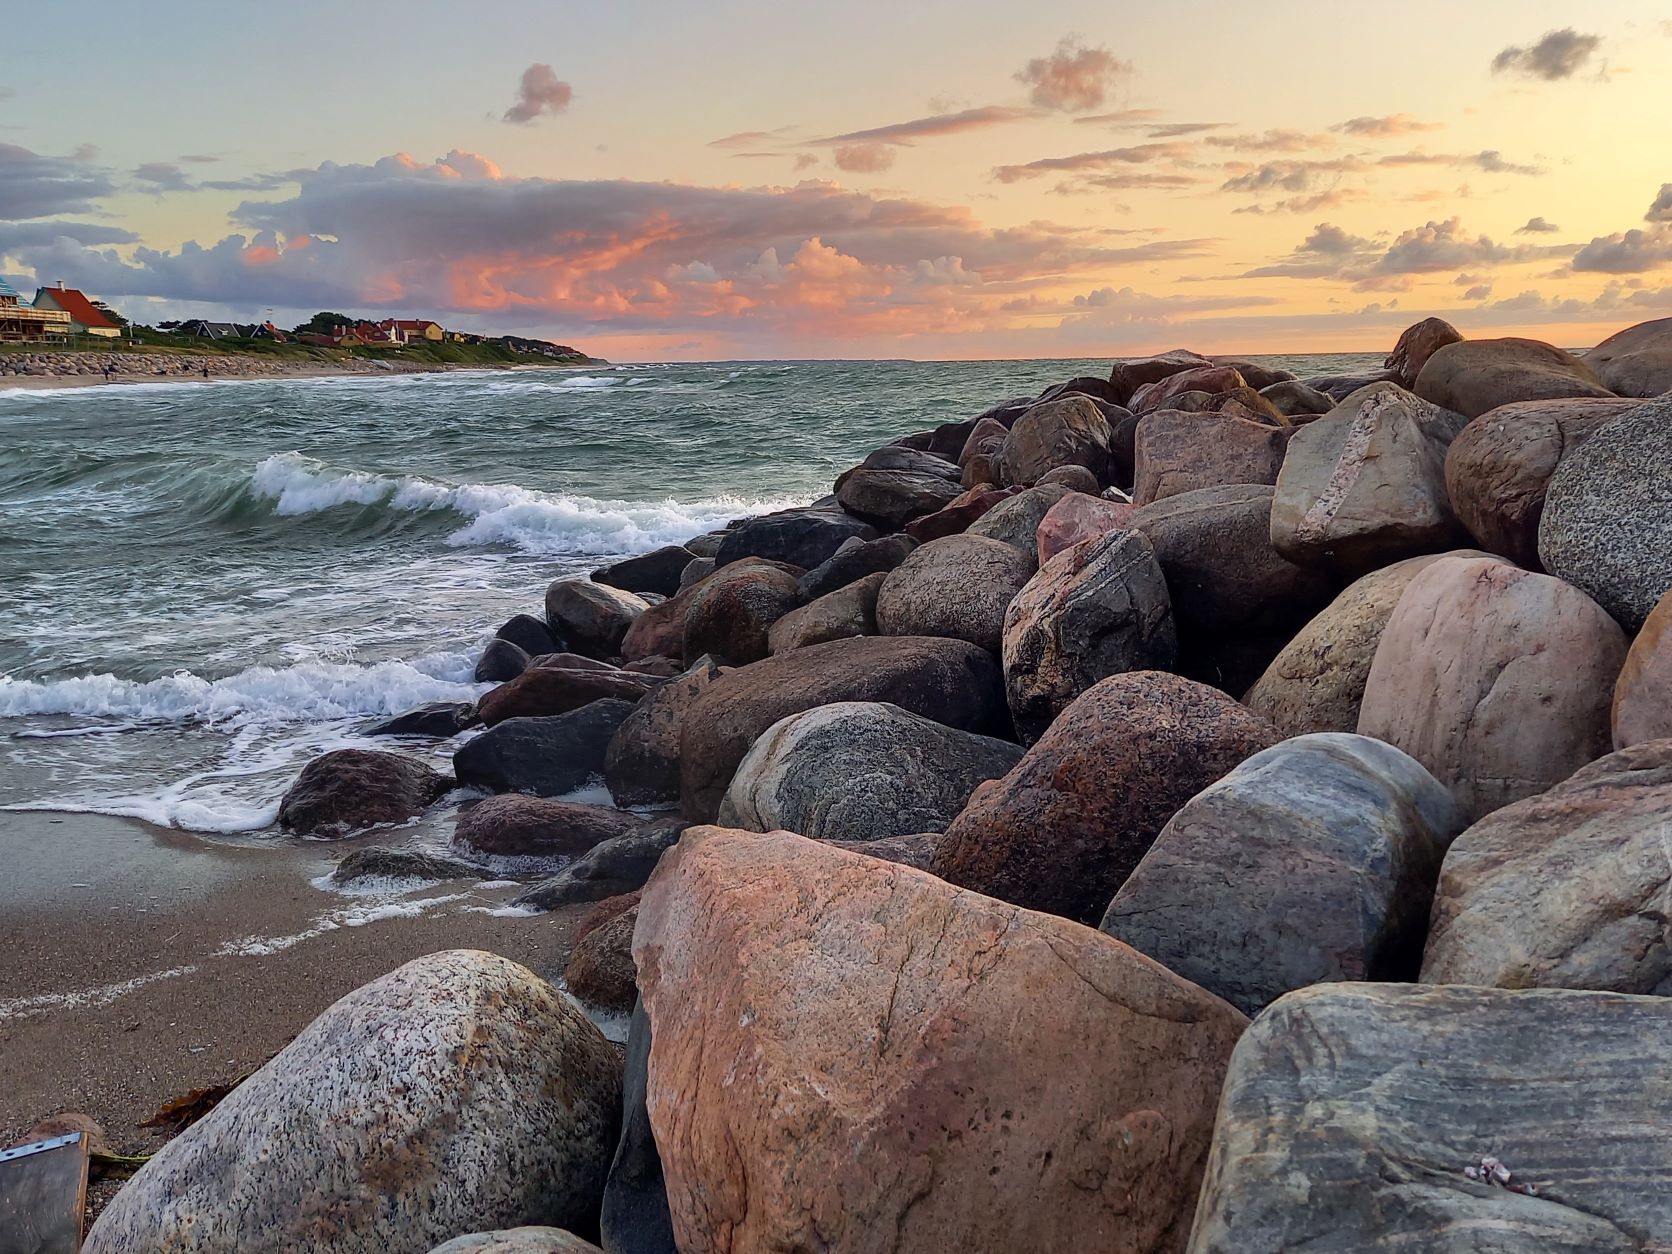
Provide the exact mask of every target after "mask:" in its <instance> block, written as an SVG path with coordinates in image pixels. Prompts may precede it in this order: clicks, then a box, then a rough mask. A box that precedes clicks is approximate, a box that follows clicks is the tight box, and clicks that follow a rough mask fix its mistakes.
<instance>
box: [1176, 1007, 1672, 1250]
mask: <svg viewBox="0 0 1672 1254" xmlns="http://www.w3.org/2000/svg"><path fill="white" fill-rule="evenodd" d="M1669 1054H1672V1001H1669V1000H1668V999H1666V998H1664V997H1622V996H1618V995H1615V994H1609V993H1586V992H1568V991H1565V990H1543V989H1535V990H1530V991H1524V992H1510V991H1506V990H1503V989H1489V988H1463V987H1446V988H1429V987H1423V986H1417V985H1391V984H1383V985H1376V984H1325V985H1320V986H1318V987H1316V988H1309V989H1304V990H1302V991H1300V992H1297V993H1290V994H1289V995H1288V996H1287V997H1285V998H1283V999H1282V1000H1281V1001H1279V1002H1278V1003H1277V1004H1276V1005H1274V1006H1273V1007H1272V1008H1271V1009H1270V1010H1268V1011H1266V1013H1265V1014H1263V1015H1261V1016H1260V1017H1259V1018H1258V1019H1256V1020H1255V1021H1254V1023H1253V1025H1252V1026H1251V1027H1250V1028H1249V1029H1248V1031H1247V1032H1246V1033H1244V1034H1243V1037H1242V1040H1241V1041H1239V1042H1238V1044H1237V1047H1236V1052H1235V1053H1234V1054H1233V1055H1232V1058H1231V1067H1230V1072H1229V1074H1228V1075H1227V1076H1226V1079H1225V1093H1224V1097H1223V1099H1222V1100H1221V1102H1220V1108H1219V1120H1218V1123H1217V1124H1216V1125H1215V1128H1214V1136H1213V1150H1212V1154H1211V1155H1210V1157H1209V1159H1208V1166H1207V1174H1206V1176H1205V1177H1204V1179H1203V1181H1202V1196H1201V1201H1200V1203H1199V1205H1198V1207H1197V1210H1196V1224H1195V1229H1194V1230H1193V1231H1192V1233H1191V1236H1190V1245H1189V1250H1190V1254H1249V1252H1250V1251H1266V1250H1307V1251H1340V1252H1342V1254H1346V1252H1347V1251H1366V1250H1369V1251H1387V1252H1390V1254H1391V1252H1392V1251H1406V1250H1458V1251H1461V1250H1474V1251H1493V1252H1495V1254H1498V1252H1502V1254H1643V1252H1644V1251H1647V1250H1653V1249H1661V1248H1665V1247H1666V1246H1667V1245H1668V1244H1669V1243H1672V1173H1669V1171H1668V1169H1667V1163H1668V1161H1669V1158H1672V1116H1669V1114H1668V1105H1667V1103H1666V1102H1665V1101H1664V1100H1661V1098H1660V1094H1661V1092H1662V1091H1663V1089H1664V1085H1665V1078H1664V1077H1665V1061H1664V1060H1665V1059H1666V1057H1667V1056H1668V1055H1669ZM1486 1155H1492V1156H1497V1157H1501V1159H1502V1161H1503V1163H1504V1165H1505V1166H1506V1167H1507V1168H1509V1170H1510V1171H1511V1172H1512V1183H1513V1184H1515V1185H1523V1186H1524V1185H1531V1186H1532V1187H1533V1188H1535V1189H1537V1191H1538V1194H1537V1196H1525V1195H1519V1194H1517V1193H1514V1192H1510V1191H1508V1190H1505V1189H1501V1188H1496V1187H1493V1186H1492V1185H1489V1184H1486V1183H1484V1182H1481V1183H1476V1182H1472V1181H1470V1180H1467V1179H1465V1178H1464V1176H1463V1170H1464V1168H1465V1167H1470V1166H1475V1167H1478V1165H1479V1164H1480V1161H1481V1158H1482V1157H1483V1156H1486Z"/></svg>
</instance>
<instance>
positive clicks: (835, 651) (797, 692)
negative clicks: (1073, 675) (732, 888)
mask: <svg viewBox="0 0 1672 1254" xmlns="http://www.w3.org/2000/svg"><path fill="white" fill-rule="evenodd" d="M835 701H889V702H892V703H893V704H894V705H897V706H899V707H901V708H902V709H904V710H907V711H909V712H911V713H913V714H921V715H923V716H924V717H925V718H932V719H934V720H935V721H936V722H937V723H944V724H946V725H947V726H948V727H957V728H961V729H963V730H965V731H974V732H982V733H988V732H993V731H1003V730H1005V729H1006V728H1007V726H1008V723H1009V716H1008V714H1007V712H1006V710H1005V706H1004V689H1003V685H1002V683H1001V681H1000V677H999V667H998V662H997V661H996V660H995V659H994V658H993V656H992V655H991V654H990V653H987V652H986V651H985V650H983V649H980V648H978V647H977V646H975V645H973V644H969V643H967V642H965V641H962V640H948V639H943V638H935V637H926V636H856V637H854V638H852V639H849V640H832V641H830V642H829V643H828V644H815V645H809V646H808V647H807V648H805V649H792V650H791V651H790V652H788V653H780V654H778V655H776V656H774V657H769V658H767V659H765V660H764V661H760V662H755V663H753V664H752V665H749V666H743V667H739V668H738V669H736V670H733V671H727V672H725V673H724V674H722V675H721V676H719V677H718V679H716V680H715V682H714V683H712V684H710V685H709V686H708V688H707V689H706V690H705V691H704V692H702V693H701V694H699V695H698V696H697V698H696V699H695V701H693V702H692V704H691V705H690V707H689V709H688V711H687V713H686V715H685V717H684V718H683V720H682V721H681V732H680V752H679V768H680V808H681V810H682V812H683V813H684V815H685V817H686V818H689V819H691V820H693V821H697V822H706V821H708V820H710V819H712V818H713V816H714V815H715V814H716V813H717V812H718V811H719V807H720V801H721V798H723V797H724V796H725V793H726V788H727V787H728V786H729V785H730V784H731V779H732V773H733V772H734V771H735V770H736V769H737V764H738V763H739V762H741V761H742V760H743V756H744V755H745V754H746V753H747V752H748V751H749V747H750V746H751V745H753V744H754V742H755V740H756V738H757V737H759V736H760V734H761V733H762V732H764V731H766V729H767V728H769V727H771V726H772V725H773V724H774V723H776V722H777V721H778V720H779V719H782V718H786V717H788V716H789V715H791V714H799V713H800V712H801V711H803V710H811V709H813V708H815V707H817V706H821V705H829V704H831V703H832V702H835Z"/></svg>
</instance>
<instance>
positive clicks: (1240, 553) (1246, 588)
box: [1127, 484, 1330, 694]
mask: <svg viewBox="0 0 1672 1254" xmlns="http://www.w3.org/2000/svg"><path fill="white" fill-rule="evenodd" d="M1272 493H1273V490H1272V489H1271V488H1270V487H1267V486H1264V485H1261V484H1234V485H1231V486H1229V487H1223V488H1203V489H1201V490H1199V491H1196V492H1182V493H1180V494H1179V495H1178V496H1170V497H1168V498H1166V499H1165V500H1162V501H1154V502H1151V503H1150V504H1148V505H1145V506H1143V507H1142V508H1140V509H1137V510H1135V511H1133V514H1132V516H1131V518H1130V519H1128V521H1127V525H1128V526H1129V527H1131V528H1132V529H1134V530H1136V531H1142V532H1143V533H1144V534H1145V535H1146V536H1148V537H1149V541H1150V543H1151V544H1152V545H1154V546H1155V558H1156V561H1158V562H1160V563H1161V573H1162V574H1164V575H1165V576H1166V577H1167V593H1168V596H1169V597H1170V598H1171V600H1172V604H1173V624H1174V626H1175V627H1176V628H1177V629H1178V637H1179V667H1180V669H1181V670H1182V671H1183V672H1184V674H1186V675H1188V676H1190V677H1191V678H1194V679H1199V680H1201V681H1202V682H1204V683H1211V684H1214V685H1215V686H1217V687H1221V688H1223V689H1224V690H1225V691H1226V692H1230V693H1233V694H1235V693H1241V692H1242V691H1244V690H1245V689H1246V688H1247V687H1248V686H1249V684H1251V683H1253V682H1254V680H1255V679H1257V678H1258V677H1259V676H1260V674H1261V673H1262V672H1263V671H1264V670H1265V669H1266V667H1267V666H1269V665H1270V664H1271V661H1272V659H1273V658H1275V657H1276V656H1277V654H1278V652H1279V651H1280V650H1281V649H1282V648H1283V646H1284V645H1286V644H1287V643H1288V642H1289V639H1290V637H1291V636H1292V635H1293V634H1294V632H1295V630H1296V629H1297V628H1298V627H1299V626H1300V625H1301V624H1302V623H1304V622H1306V620H1307V619H1309V618H1310V617H1311V616H1312V615H1313V614H1314V613H1315V612H1316V611H1317V610H1318V609H1320V608H1322V606H1323V605H1324V604H1325V602H1326V601H1327V600H1328V598H1329V594H1330V583H1329V580H1328V578H1327V577H1326V576H1325V575H1324V573H1323V572H1321V571H1318V570H1314V569H1312V568H1310V567H1305V566H1298V565H1296V564H1295V563H1293V562H1291V561H1289V560H1288V559H1287V558H1285V557H1284V556H1283V555H1282V554H1280V553H1279V552H1278V551H1277V550H1276V549H1274V548H1273V547H1272V543H1271V511H1272Z"/></svg>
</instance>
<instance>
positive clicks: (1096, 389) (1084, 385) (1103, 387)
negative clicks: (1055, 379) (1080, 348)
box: [1036, 375, 1122, 405]
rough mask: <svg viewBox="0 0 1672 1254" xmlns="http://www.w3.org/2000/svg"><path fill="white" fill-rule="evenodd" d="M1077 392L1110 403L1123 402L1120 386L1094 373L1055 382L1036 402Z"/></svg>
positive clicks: (1051, 399)
mask: <svg viewBox="0 0 1672 1254" xmlns="http://www.w3.org/2000/svg"><path fill="white" fill-rule="evenodd" d="M1075 392H1077V393H1079V394H1080V395H1081V396H1090V397H1092V398H1094V399H1096V400H1100V401H1104V402H1107V403H1108V404H1110V405H1119V404H1121V403H1122V397H1121V394H1120V389H1119V388H1117V387H1115V385H1114V384H1113V383H1110V382H1109V380H1107V379H1099V378H1095V377H1093V376H1092V375H1076V376H1074V378H1072V379H1068V380H1066V381H1064V382H1062V383H1053V384H1052V385H1051V386H1050V387H1048V388H1046V389H1045V390H1044V391H1043V392H1041V393H1040V394H1039V397H1038V400H1037V402H1036V403H1042V402H1044V401H1054V400H1056V399H1057V398H1058V397H1059V396H1067V395H1069V394H1070V393H1075Z"/></svg>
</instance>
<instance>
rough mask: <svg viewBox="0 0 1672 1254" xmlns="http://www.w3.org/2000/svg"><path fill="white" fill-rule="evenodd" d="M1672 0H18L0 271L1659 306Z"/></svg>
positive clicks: (975, 319) (197, 305) (1026, 298)
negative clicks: (37, 3) (1387, 0)
mask: <svg viewBox="0 0 1672 1254" xmlns="http://www.w3.org/2000/svg"><path fill="white" fill-rule="evenodd" d="M1669 17H1672V10H1669V9H1668V7H1667V6H1666V4H1665V3H1664V0H1659V2H1656V0H1603V2H1602V3H1595V4H1591V5H1583V6H1581V5H1574V4H1571V3H1569V4H1558V3H1542V2H1539V0H1514V2H1502V3H1500V2H1491V0H1468V2H1467V3H1458V0H1449V2H1448V3H1427V2H1410V0H1408V2H1407V3H1403V4H1398V5H1387V4H1368V3H1360V2H1359V0H1327V2H1326V0H1317V2H1312V0H1272V2H1271V3H1267V4H1264V5H1248V4H1245V3H1241V2H1236V3H1232V2H1229V0H1226V2H1220V0H1211V2H1209V0H1201V2H1197V3H1190V2H1179V3H1173V4H1168V5H1158V4H1137V3H1110V2H1109V0H1101V2H1099V3H1089V2H1088V3H1080V2H1078V0H1032V2H1030V3H1028V4H1018V3H999V2H998V0H957V3H950V2H947V3H943V2H941V0H933V2H924V0H914V2H909V3H901V2H900V0H894V2H893V3H870V2H864V3H846V4H827V5H802V4H792V3H783V2H782V0H779V2H778V3H766V2H753V0H750V2H745V0H706V2H705V3H701V4H680V3H673V2H672V0H663V2H661V3H617V4H609V5H604V4H596V3H593V4H585V5H582V4H569V3H556V2H546V3H510V2H503V3H501V2H497V0H481V2H479V3H473V4H468V5H466V4H459V3H456V2H455V3H432V2H430V0H408V2H406V3H401V4H378V5H348V6H344V5H340V4H336V5H327V4H315V3H311V2H308V0H303V2H301V3H288V4H284V5H278V6H247V7H246V6H228V5H225V4H224V3H188V2H179V0H176V2H172V3H170V2H166V0H164V2H160V3H155V4H148V5H126V6H116V5H108V6H107V5H99V6H92V7H86V6H84V7H81V8H73V7H68V6H44V7H40V8H31V9H28V10H24V9H19V10H18V11H15V12H9V13H8V14H7V18H6V39H5V52H4V54H3V59H0V274H4V275H5V276H7V277H8V278H10V279H11V280H12V281H13V283H14V284H16V285H17V286H19V287H23V286H25V285H27V284H32V283H33V282H35V281H36V280H37V279H38V280H39V281H42V282H50V281H54V280H58V279H62V280H65V281H66V282H68V283H69V284H70V285H72V286H78V287H82V288H84V289H85V290H87V291H88V292H89V293H90V294H92V295H95V296H99V297H102V298H104V299H106V300H108V301H109V302H110V303H112V304H113V305H115V306H116V307H117V308H119V309H121V310H123V311H124V312H125V313H127V314H128V315H129V316H130V317H133V318H135V319H136V320H139V321H156V320H160V319H164V318H169V317H175V318H179V317H192V316H204V317H222V318H237V319H240V320H243V319H250V318H258V317H264V316H266V314H267V311H268V309H272V311H273V315H272V316H273V317H274V319H275V320H276V321H278V322H279V323H281V324H282V325H287V326H288V325H290V324H292V323H294V322H296V321H299V320H300V319H302V318H305V317H306V316H308V315H309V314H311V313H313V312H314V311H316V310H319V309H332V310H338V311H342V312H346V313H356V314H358V313H365V314H377V315H383V314H386V313H399V314H402V315H405V316H425V317H434V318H436V319H437V320H439V321H441V322H443V323H445V324H446V325H448V326H456V327H461V328H464V329H474V330H482V331H487V332H494V333H499V332H516V333H519V334H532V335H544V336H550V337H552V338H556V339H560V340H563V341H565V342H569V343H573V344H576V345H578V346H580V347H582V348H584V349H587V350H589V351H592V352H595V353H598V354H601V355H603V356H607V357H610V358H614V359H618V360H669V359H688V358H732V357H918V358H963V357H1044V356H1102V355H1116V354H1131V353H1139V352H1146V351H1150V350H1156V349H1165V348H1169V347H1173V346H1177V345H1188V346H1190V347H1193V348H1197V349H1199V350H1203V351H1215V352H1234V351H1247V352H1285V351H1288V352H1294V351H1307V350H1313V351H1328V350H1359V349H1363V350H1379V349H1383V348H1386V347H1387V346H1388V345H1389V344H1390V343H1391V342H1392V340H1393V338H1394V336H1395V335H1396V334H1397V332H1398V330H1399V328H1401V327H1403V326H1405V325H1406V324H1408V323H1410V322H1413V321H1415V320H1417V319H1418V318H1421V317H1424V316H1426V315H1429V314H1439V315H1441V316H1443V317H1446V318H1448V319H1449V320H1451V321H1452V322H1454V323H1455V324H1456V325H1457V326H1458V327H1460V328H1461V329H1462V330H1463V331H1464V332H1465V333H1466V334H1471V335H1491V334H1532V335H1536V336H1538V337H1540V338H1543V339H1549V340H1552V341H1554V342H1556V343H1559V344H1562V345H1564V346H1568V347H1582V346H1586V345H1589V344H1592V343H1595V342H1596V341H1597V340H1599V339H1601V338H1603V337H1604V336H1605V335H1607V334H1608V333H1609V332H1610V331H1612V330H1614V329H1616V328H1618V327H1621V326H1625V325H1629V324H1631V323H1633V322H1639V321H1643V320H1645V319H1648V318H1655V317H1665V316H1668V315H1672V20H1668V19H1669Z"/></svg>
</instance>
